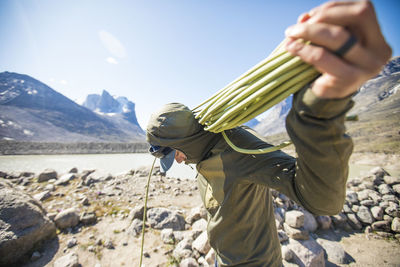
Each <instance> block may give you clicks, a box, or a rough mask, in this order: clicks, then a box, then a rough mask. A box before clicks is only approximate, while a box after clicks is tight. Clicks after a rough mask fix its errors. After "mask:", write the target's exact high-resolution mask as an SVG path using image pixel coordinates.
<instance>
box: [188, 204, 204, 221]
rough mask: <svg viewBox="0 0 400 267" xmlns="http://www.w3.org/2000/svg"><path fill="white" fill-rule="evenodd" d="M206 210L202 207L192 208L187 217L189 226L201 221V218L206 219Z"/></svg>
mask: <svg viewBox="0 0 400 267" xmlns="http://www.w3.org/2000/svg"><path fill="white" fill-rule="evenodd" d="M204 212H205V211H204V209H203V207H202V206H199V207H195V208H192V209H191V210H190V213H189V215H188V216H187V217H186V221H187V223H188V224H193V223H194V222H195V221H198V220H200V219H201V218H204V215H205V214H204Z"/></svg>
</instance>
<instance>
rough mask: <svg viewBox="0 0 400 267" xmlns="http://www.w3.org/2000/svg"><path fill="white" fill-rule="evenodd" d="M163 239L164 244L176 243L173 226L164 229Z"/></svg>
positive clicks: (162, 231) (162, 232)
mask: <svg viewBox="0 0 400 267" xmlns="http://www.w3.org/2000/svg"><path fill="white" fill-rule="evenodd" d="M161 240H162V241H163V242H164V244H174V243H175V236H174V231H173V230H172V229H171V228H166V229H162V230H161Z"/></svg>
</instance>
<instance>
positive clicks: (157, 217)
mask: <svg viewBox="0 0 400 267" xmlns="http://www.w3.org/2000/svg"><path fill="white" fill-rule="evenodd" d="M147 220H148V222H149V224H150V225H151V227H153V228H155V229H164V228H172V229H173V230H176V231H178V230H185V219H184V218H183V216H182V215H180V214H178V213H177V212H176V211H171V210H168V209H165V208H152V209H150V210H149V212H148V214H147Z"/></svg>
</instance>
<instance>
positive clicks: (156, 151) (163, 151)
mask: <svg viewBox="0 0 400 267" xmlns="http://www.w3.org/2000/svg"><path fill="white" fill-rule="evenodd" d="M172 150H173V149H172V148H170V147H165V146H153V145H150V148H149V152H150V153H151V154H152V155H153V156H154V157H156V158H159V159H162V158H164V157H165V156H166V155H168V154H169V153H171V151H172Z"/></svg>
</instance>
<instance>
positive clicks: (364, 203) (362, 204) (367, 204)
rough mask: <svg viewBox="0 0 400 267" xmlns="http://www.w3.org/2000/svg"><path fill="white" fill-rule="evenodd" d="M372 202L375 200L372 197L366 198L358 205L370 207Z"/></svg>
mask: <svg viewBox="0 0 400 267" xmlns="http://www.w3.org/2000/svg"><path fill="white" fill-rule="evenodd" d="M374 204H375V202H374V201H373V200H372V199H366V200H363V201H361V202H360V205H361V206H365V207H372V206H373V205H374Z"/></svg>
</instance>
